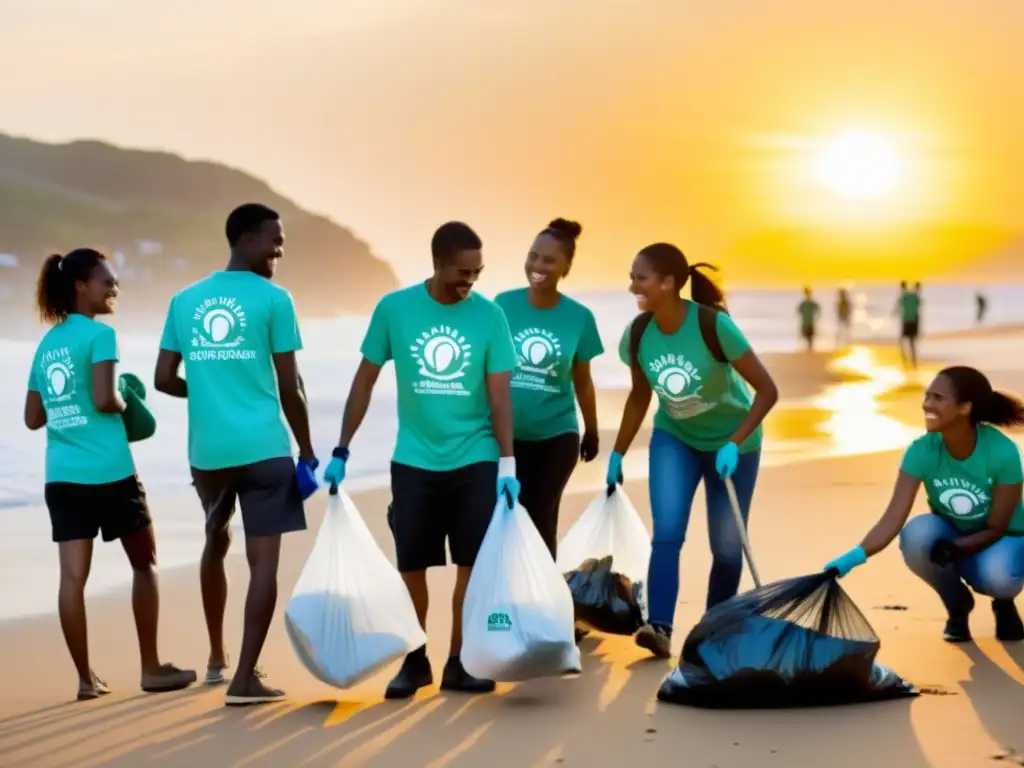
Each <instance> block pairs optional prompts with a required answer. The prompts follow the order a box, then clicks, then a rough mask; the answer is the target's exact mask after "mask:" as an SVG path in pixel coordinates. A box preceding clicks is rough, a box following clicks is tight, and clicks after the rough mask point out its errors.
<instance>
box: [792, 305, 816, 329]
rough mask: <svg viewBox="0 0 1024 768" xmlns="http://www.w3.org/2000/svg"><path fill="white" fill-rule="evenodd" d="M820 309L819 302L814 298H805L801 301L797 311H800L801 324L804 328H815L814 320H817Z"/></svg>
mask: <svg viewBox="0 0 1024 768" xmlns="http://www.w3.org/2000/svg"><path fill="white" fill-rule="evenodd" d="M820 309H821V308H820V307H819V306H818V302H816V301H814V300H812V299H804V300H803V301H801V302H800V305H799V306H798V307H797V308H796V310H797V312H799V313H800V324H801V325H802V326H803V327H804V328H813V327H814V321H815V320H817V318H818V312H819V310H820Z"/></svg>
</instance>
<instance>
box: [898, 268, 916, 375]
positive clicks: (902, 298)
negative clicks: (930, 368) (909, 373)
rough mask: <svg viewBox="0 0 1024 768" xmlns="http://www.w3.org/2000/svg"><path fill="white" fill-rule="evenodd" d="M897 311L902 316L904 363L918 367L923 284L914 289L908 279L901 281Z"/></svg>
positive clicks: (901, 347)
mask: <svg viewBox="0 0 1024 768" xmlns="http://www.w3.org/2000/svg"><path fill="white" fill-rule="evenodd" d="M895 311H896V313H897V314H899V316H900V355H901V356H902V358H903V363H904V365H910V366H912V367H914V368H916V367H917V337H918V336H919V335H920V333H921V284H920V283H918V284H917V285H916V286H915V287H914V289H913V290H911V289H910V288H908V287H907V283H906V281H904V282H901V283H900V295H899V298H898V299H897V300H896V310H895Z"/></svg>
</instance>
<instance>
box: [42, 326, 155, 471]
mask: <svg viewBox="0 0 1024 768" xmlns="http://www.w3.org/2000/svg"><path fill="white" fill-rule="evenodd" d="M108 360H113V361H114V362H117V360H118V352H117V335H116V334H115V333H114V329H113V328H111V327H110V326H109V325H104V324H103V323H99V322H97V321H95V320H92V319H90V318H88V317H85V316H84V315H71V316H70V317H68V319H67V320H65V321H64V322H62V323H60V324H59V325H56V326H54V327H53V328H51V329H50V330H49V331H48V332H47V334H46V335H45V336H44V337H43V340H42V341H41V342H39V348H38V349H37V350H36V355H35V358H34V359H33V360H32V370H31V372H30V373H29V377H28V388H29V389H30V390H32V391H33V392H38V393H39V394H40V396H41V397H42V400H43V406H44V407H45V408H46V482H48V483H78V484H80V485H103V484H105V483H113V482H116V481H118V480H123V479H125V478H126V477H131V476H132V475H134V474H135V462H134V461H133V460H132V452H131V448H130V447H129V446H128V435H127V433H126V432H125V429H124V421H123V420H122V419H121V414H119V413H100V412H99V411H97V410H96V406H95V405H93V400H92V367H93V365H95V364H96V363H102V362H106V361H108Z"/></svg>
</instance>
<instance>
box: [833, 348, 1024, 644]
mask: <svg viewBox="0 0 1024 768" xmlns="http://www.w3.org/2000/svg"><path fill="white" fill-rule="evenodd" d="M924 419H925V426H926V428H927V429H928V432H927V433H926V434H925V435H923V436H922V437H919V438H918V439H917V440H915V441H914V442H913V443H911V444H910V447H909V448H908V449H907V452H906V453H905V454H904V455H903V461H902V463H901V464H900V471H899V475H898V476H897V478H896V488H895V489H894V490H893V494H892V499H891V500H890V501H889V506H888V508H887V509H886V511H885V514H884V515H883V516H882V519H881V520H879V521H878V523H877V524H876V525H875V527H874V528H872V529H871V531H870V532H869V533H868V535H867V536H865V537H864V540H863V541H862V542H861V543H860V544H858V545H857V546H856V547H854V548H853V549H851V550H850V551H849V552H847V553H846V554H844V555H842V556H840V557H838V558H836V559H835V560H833V561H832V562H830V563H829V564H828V565H827V566H826V567H825V570H829V569H832V568H834V569H835V570H836V571H837V572H838V574H839V575H840V576H845V575H846V574H847V573H849V572H850V570H852V569H853V568H855V567H857V566H858V565H862V564H863V563H864V562H866V561H867V558H868V557H870V556H872V555H875V554H877V553H879V552H881V551H882V550H883V549H885V548H886V547H887V546H888V545H889V543H890V542H891V541H892V540H893V539H895V538H896V536H897V535H898V536H899V537H900V549H901V550H902V552H903V559H904V561H905V562H906V564H907V567H908V568H910V570H911V571H913V572H914V573H916V574H917V575H918V576H920V577H921V578H922V579H923V580H924V581H925V583H927V584H928V585H929V586H930V587H931V588H932V589H934V590H935V591H936V592H938V594H939V598H940V599H941V600H942V602H943V604H944V605H945V607H946V611H947V612H948V614H949V617H948V620H947V622H946V630H945V639H946V640H947V642H951V643H961V642H967V641H969V640H970V639H971V630H970V626H969V623H968V615H969V614H970V612H971V611H972V610H973V608H974V597H973V596H972V594H971V589H973V590H974V591H975V592H977V593H978V594H982V595H988V596H989V597H991V598H992V610H993V611H994V612H995V619H996V637H997V638H998V639H1000V640H1024V624H1022V623H1021V618H1020V615H1019V614H1018V613H1017V608H1016V607H1015V606H1014V602H1013V601H1014V599H1015V598H1016V597H1017V595H1019V594H1020V592H1021V588H1022V587H1024V505H1022V504H1021V487H1022V480H1024V474H1022V472H1021V457H1020V451H1019V450H1018V449H1017V446H1016V444H1015V443H1014V442H1013V441H1012V440H1011V439H1010V438H1009V437H1007V436H1006V435H1004V434H1003V433H1002V432H1000V431H999V430H998V429H996V427H997V426H1016V425H1020V424H1022V423H1024V403H1022V402H1021V401H1020V400H1018V399H1016V398H1014V397H1011V396H1009V395H1006V394H1003V393H1002V392H994V391H993V390H992V385H991V384H990V383H989V381H988V379H987V378H986V377H985V375H984V374H982V373H981V372H979V371H977V370H975V369H974V368H967V367H964V366H955V367H952V368H946V369H945V370H943V371H941V372H940V373H939V374H938V376H936V377H935V380H934V381H932V383H931V385H930V386H929V387H928V390H927V392H925V397H924ZM922 485H924V489H925V493H926V495H927V498H928V508H929V510H930V512H931V514H926V515H919V516H917V517H915V518H914V519H913V520H911V521H910V522H909V523H908V522H907V518H908V517H909V516H910V511H911V509H912V507H913V505H914V499H915V498H916V496H917V492H918V489H919V488H920V487H921V486H922ZM964 582H966V585H965V583H964ZM968 586H969V587H970V589H968Z"/></svg>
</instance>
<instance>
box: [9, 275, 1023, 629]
mask: <svg viewBox="0 0 1024 768" xmlns="http://www.w3.org/2000/svg"><path fill="white" fill-rule="evenodd" d="M984 291H985V293H986V294H987V296H988V298H989V314H988V318H987V320H986V323H987V324H997V323H1010V322H1021V321H1024V287H1022V286H1012V285H1000V286H985V287H984ZM851 295H852V297H853V302H854V308H855V309H854V328H853V333H854V339H855V340H862V341H869V340H878V339H892V338H894V337H895V335H896V334H897V333H898V326H897V322H896V319H895V317H894V316H893V314H892V311H893V307H894V305H895V301H896V295H897V291H896V288H895V286H883V287H866V288H860V289H854V290H852V291H851ZM574 297H575V298H577V299H579V300H581V301H583V302H584V303H586V304H587V305H588V306H589V307H591V309H592V310H593V311H594V314H595V316H596V317H597V321H598V330H599V332H600V334H601V337H602V339H603V341H604V344H605V347H606V349H607V350H608V351H607V352H606V354H605V355H603V356H602V357H600V358H598V359H597V360H595V361H594V363H593V364H592V369H593V372H594V378H595V383H596V385H597V386H598V388H601V389H606V388H621V387H625V386H628V382H629V372H628V369H627V368H626V367H625V366H624V365H622V364H621V363H620V362H619V360H618V356H617V353H616V349H617V344H618V340H619V338H620V337H621V334H622V332H623V329H624V328H625V326H626V325H627V323H628V322H629V321H630V319H631V318H632V317H633V316H634V315H635V314H636V306H635V303H634V301H633V298H632V297H631V296H630V295H629V294H628V293H626V292H625V291H602V292H590V293H578V294H574ZM800 298H801V297H800V296H799V294H798V293H797V292H794V291H736V292H734V293H731V294H730V295H729V304H730V311H731V313H732V315H733V317H734V318H735V319H736V321H737V323H738V324H739V326H740V327H741V328H742V329H743V331H744V333H745V334H746V335H747V336H748V338H749V339H750V341H751V343H752V345H753V346H754V348H755V349H756V350H757V351H758V352H762V353H767V352H776V353H778V352H792V351H795V350H797V349H798V343H799V339H798V338H797V331H798V318H797V314H796V304H797V302H798V301H799V300H800ZM816 298H817V300H818V301H819V302H820V303H821V305H822V309H823V318H822V322H821V344H820V346H821V347H822V348H826V349H827V348H829V347H830V346H831V342H832V339H833V338H834V332H835V331H834V329H835V322H834V318H835V312H834V306H835V295H834V293H831V292H830V293H823V292H822V293H818V294H816ZM300 311H301V307H300ZM367 322H368V318H367V317H352V316H346V317H340V318H335V319H307V320H305V321H303V323H302V331H303V336H304V341H305V349H304V350H303V351H302V352H301V353H300V357H299V363H300V368H301V371H302V374H303V378H304V380H305V383H306V389H307V394H308V396H309V402H310V417H311V424H312V431H313V439H314V443H315V445H316V447H317V449H318V451H319V452H320V453H321V454H322V455H324V456H327V455H329V451H330V449H331V447H332V446H333V445H334V444H335V443H336V441H337V437H338V431H339V429H340V424H341V415H342V410H343V407H344V402H345V398H346V396H347V393H348V388H349V385H350V383H351V380H352V375H353V373H354V372H355V368H356V366H357V365H358V362H359V343H360V341H361V339H362V336H363V333H364V332H365V330H366V325H367ZM112 324H113V325H115V327H117V329H118V335H119V341H120V346H121V357H122V362H121V368H122V370H126V371H131V372H134V373H136V374H137V375H139V376H140V377H141V378H142V379H143V380H144V381H146V382H147V383H148V382H149V381H151V379H152V371H153V366H154V364H155V361H156V354H157V345H158V338H157V336H156V335H155V334H152V333H148V332H146V333H139V332H137V331H136V330H134V329H133V327H132V323H131V322H130V321H125V320H122V319H120V318H116V317H115V318H113V319H112ZM973 324H974V288H973V287H960V286H935V287H929V286H926V287H925V291H924V305H923V314H922V331H923V333H925V334H928V333H939V332H943V331H951V330H958V329H962V328H967V327H971V326H972V325H973ZM34 351H35V342H28V341H15V340H6V341H5V340H3V339H0V370H3V372H4V375H3V376H0V398H2V399H0V402H4V403H6V404H7V405H6V407H4V408H3V409H0V580H2V581H3V583H7V584H14V583H17V584H19V585H23V588H21V587H20V588H19V589H18V590H5V593H4V596H3V598H2V599H0V618H4V617H12V616H20V615H27V614H32V613H38V612H45V611H49V610H51V609H52V606H53V605H54V602H55V594H56V589H57V556H56V550H55V548H54V546H53V544H52V542H51V541H50V527H49V518H48V516H47V513H46V509H45V507H44V506H43V482H44V476H43V459H44V451H45V435H44V433H43V432H42V431H40V432H37V433H31V432H28V431H27V430H26V429H25V427H24V425H23V423H22V403H23V402H24V397H25V382H26V379H27V376H28V370H29V366H30V363H31V359H32V355H33V353H34ZM866 394H867V395H868V396H870V392H868V393H866ZM782 396H783V399H785V392H783V393H782ZM148 403H149V405H150V408H151V409H152V410H153V412H154V413H155V415H156V418H157V420H158V424H159V427H158V431H157V433H156V435H155V436H154V437H153V438H151V439H150V440H147V441H145V442H142V443H139V444H137V445H136V446H135V447H134V454H135V458H136V463H137V466H138V470H139V473H140V476H141V477H142V480H143V483H144V484H145V486H146V489H147V491H148V495H149V500H150V504H151V507H152V511H153V515H154V518H155V520H156V523H157V536H158V548H159V559H160V564H161V567H163V568H167V567H172V566H178V565H186V564H190V563H194V562H196V561H197V560H198V557H199V553H200V551H201V548H202V513H201V511H200V510H199V507H198V504H197V503H196V501H195V500H194V498H193V495H192V489H191V486H190V477H189V468H188V459H187V450H186V446H187V415H186V408H185V402H184V401H180V400H176V399H174V398H170V397H165V396H163V395H160V394H159V393H152V394H150V397H149V400H148ZM396 431H397V420H396V414H395V382H394V373H393V367H392V366H387V367H386V368H385V370H384V372H383V373H382V374H381V377H380V380H379V383H378V386H377V388H376V390H375V392H374V396H373V401H372V403H371V406H370V410H369V412H368V414H367V416H366V419H365V421H364V422H363V425H362V427H361V429H360V431H359V434H358V435H357V437H356V439H355V441H354V443H353V445H352V458H351V460H350V462H349V480H348V481H347V484H348V486H349V490H353V491H354V490H359V489H363V488H369V487H374V486H378V485H386V484H387V482H388V480H387V468H388V462H389V460H390V456H391V451H392V448H393V445H394V437H395V434H396ZM893 437H895V436H893ZM772 447H774V448H777V449H778V450H777V451H776V452H775V454H774V455H775V456H776V457H777V458H778V457H782V458H781V459H779V460H782V461H796V460H800V458H801V457H803V456H806V455H807V453H808V451H813V450H814V445H813V444H812V445H806V444H801V445H799V446H788V447H787V446H772ZM887 447H889V446H888V445H883V444H879V445H878V447H877V448H876V449H877V450H884V449H885V448H887ZM638 448H639V446H638ZM787 448H788V449H789V450H787ZM631 453H636V454H637V456H634V457H631V458H634V459H636V460H635V461H633V462H630V464H631V467H632V468H635V469H636V472H642V471H643V469H644V462H642V461H641V460H640V458H641V452H640V451H634V452H631ZM631 474H635V473H634V472H631ZM236 524H237V521H236ZM94 558H95V559H94V566H93V571H92V574H91V576H90V584H89V593H90V594H95V593H97V592H99V591H102V590H106V589H109V588H111V587H115V586H118V585H120V584H123V583H124V582H125V580H126V579H128V578H130V573H129V572H128V569H127V566H126V564H125V563H124V557H123V554H122V553H121V552H120V551H119V548H118V547H117V546H116V545H102V543H98V544H97V546H96V549H95V555H94Z"/></svg>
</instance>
